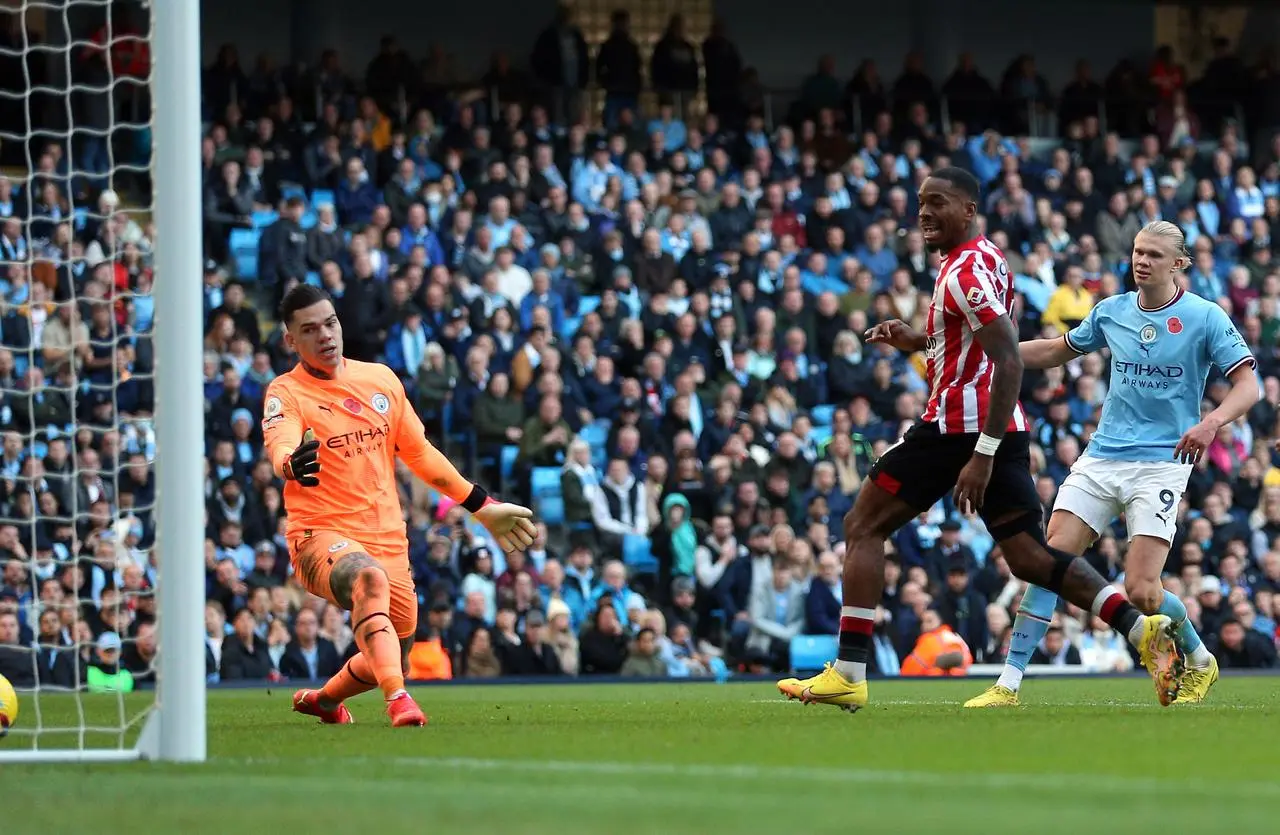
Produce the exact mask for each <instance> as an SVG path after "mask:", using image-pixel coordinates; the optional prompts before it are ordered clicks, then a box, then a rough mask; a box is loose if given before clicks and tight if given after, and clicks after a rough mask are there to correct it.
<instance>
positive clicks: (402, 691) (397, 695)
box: [387, 687, 409, 702]
mask: <svg viewBox="0 0 1280 835" xmlns="http://www.w3.org/2000/svg"><path fill="white" fill-rule="evenodd" d="M408 692H409V691H408V690H405V689H404V688H403V687H401V688H400V689H399V690H397V691H396V692H394V693H392V694H391V695H390V696H387V701H389V702H393V701H395V700H396V699H398V698H400V697H401V696H403V695H404V694H405V693H408Z"/></svg>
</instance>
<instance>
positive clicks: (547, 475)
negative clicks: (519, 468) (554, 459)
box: [529, 467, 560, 498]
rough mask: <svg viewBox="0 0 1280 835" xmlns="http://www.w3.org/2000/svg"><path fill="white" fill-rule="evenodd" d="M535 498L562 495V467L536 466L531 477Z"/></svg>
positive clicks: (530, 482) (530, 481)
mask: <svg viewBox="0 0 1280 835" xmlns="http://www.w3.org/2000/svg"><path fill="white" fill-rule="evenodd" d="M529 486H530V488H531V492H532V493H533V496H534V498H542V497H543V496H557V497H558V496H559V495H560V468H559V467H534V468H533V473H532V474H531V476H530V479H529Z"/></svg>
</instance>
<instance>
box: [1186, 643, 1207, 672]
mask: <svg viewBox="0 0 1280 835" xmlns="http://www.w3.org/2000/svg"><path fill="white" fill-rule="evenodd" d="M1187 660H1188V661H1189V662H1190V664H1191V666H1192V667H1196V668H1198V669H1201V670H1203V669H1204V668H1205V667H1208V666H1209V662H1211V661H1212V660H1213V654H1212V653H1211V652H1209V650H1207V649H1205V646H1204V644H1201V645H1200V646H1198V647H1196V648H1195V649H1193V650H1191V654H1190V656H1189V657H1188V659H1187Z"/></svg>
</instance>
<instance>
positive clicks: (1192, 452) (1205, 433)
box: [1173, 420, 1220, 464]
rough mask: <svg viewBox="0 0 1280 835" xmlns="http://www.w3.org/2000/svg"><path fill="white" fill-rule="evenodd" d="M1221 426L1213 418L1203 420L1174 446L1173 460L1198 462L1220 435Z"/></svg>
mask: <svg viewBox="0 0 1280 835" xmlns="http://www.w3.org/2000/svg"><path fill="white" fill-rule="evenodd" d="M1219 428H1220V426H1219V425H1218V424H1217V423H1216V422H1215V421H1212V420H1202V421H1200V422H1199V423H1197V424H1196V425H1195V426H1193V427H1191V428H1190V429H1188V430H1187V434H1185V435H1183V436H1182V440H1180V441H1178V445H1177V446H1176V447H1174V448H1173V460H1174V461H1177V462H1178V463H1180V464H1198V463H1199V462H1200V459H1201V458H1202V457H1204V454H1205V452H1207V451H1208V449H1209V444H1211V443H1213V439H1214V438H1216V437H1218V429H1219Z"/></svg>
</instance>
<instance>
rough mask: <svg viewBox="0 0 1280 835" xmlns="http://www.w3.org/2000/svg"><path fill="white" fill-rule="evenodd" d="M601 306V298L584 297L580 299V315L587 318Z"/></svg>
mask: <svg viewBox="0 0 1280 835" xmlns="http://www.w3.org/2000/svg"><path fill="white" fill-rule="evenodd" d="M599 306H600V297H599V296H583V297H582V298H580V299H578V315H579V316H586V315H587V314H588V313H592V312H594V311H595V309H596V308H598V307H599Z"/></svg>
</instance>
